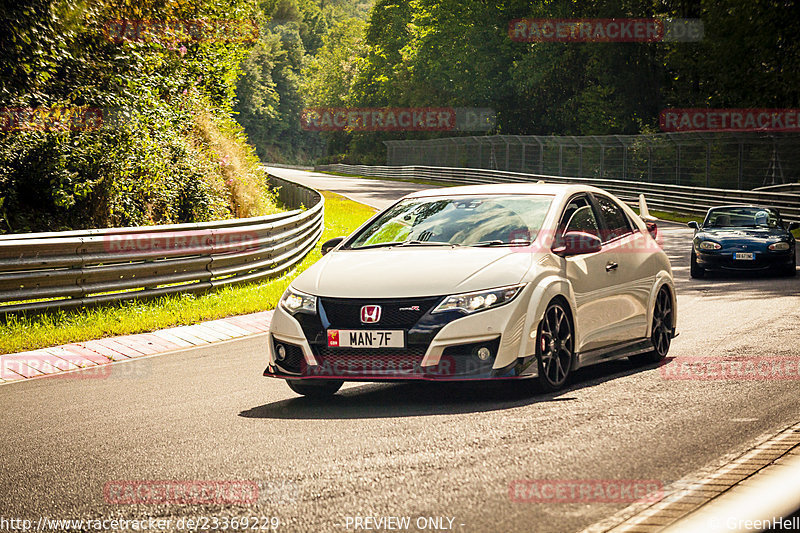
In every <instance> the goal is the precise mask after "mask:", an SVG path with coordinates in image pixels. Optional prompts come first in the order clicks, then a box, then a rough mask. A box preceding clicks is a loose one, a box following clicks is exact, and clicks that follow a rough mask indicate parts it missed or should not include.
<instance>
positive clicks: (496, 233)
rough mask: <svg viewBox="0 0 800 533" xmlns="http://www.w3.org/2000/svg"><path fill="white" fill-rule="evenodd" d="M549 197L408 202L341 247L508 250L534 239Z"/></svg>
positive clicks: (476, 197) (395, 207)
mask: <svg viewBox="0 0 800 533" xmlns="http://www.w3.org/2000/svg"><path fill="white" fill-rule="evenodd" d="M552 200H553V197H552V196H546V195H531V194H526V195H510V194H503V195H500V194H498V195H483V196H457V197H448V198H443V197H434V198H409V199H406V200H403V201H401V202H399V203H398V204H396V205H394V206H393V207H391V208H390V209H389V210H387V211H386V212H385V213H383V214H382V215H381V216H379V217H378V218H377V219H375V220H374V221H373V222H372V223H371V224H369V225H368V226H367V227H365V228H364V229H363V230H361V231H360V232H359V233H358V235H356V237H355V238H354V239H353V240H352V241H351V242H350V243H349V245H347V246H346V248H370V247H379V246H436V245H440V246H446V245H450V246H508V245H512V244H520V243H528V242H531V241H533V240H534V239H536V235H537V234H538V232H539V230H540V228H541V226H542V222H543V221H544V217H545V215H546V214H547V211H548V209H549V208H550V204H551V202H552Z"/></svg>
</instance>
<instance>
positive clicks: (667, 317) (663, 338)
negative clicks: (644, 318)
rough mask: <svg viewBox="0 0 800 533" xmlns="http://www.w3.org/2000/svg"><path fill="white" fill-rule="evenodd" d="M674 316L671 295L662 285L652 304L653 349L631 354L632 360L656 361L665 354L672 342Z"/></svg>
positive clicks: (639, 361)
mask: <svg viewBox="0 0 800 533" xmlns="http://www.w3.org/2000/svg"><path fill="white" fill-rule="evenodd" d="M674 316H675V315H674V313H673V312H672V297H671V296H670V293H669V290H668V289H666V288H665V287H662V288H661V289H659V291H658V295H657V296H656V302H655V304H654V305H653V326H652V328H651V333H650V341H651V342H652V343H653V350H652V351H650V352H647V353H642V354H639V355H634V356H632V357H631V360H632V361H635V362H637V363H658V362H661V361H662V360H663V359H664V358H665V357H666V356H667V352H669V346H670V344H671V343H672V332H673V330H674V329H675V327H674V324H673V322H674Z"/></svg>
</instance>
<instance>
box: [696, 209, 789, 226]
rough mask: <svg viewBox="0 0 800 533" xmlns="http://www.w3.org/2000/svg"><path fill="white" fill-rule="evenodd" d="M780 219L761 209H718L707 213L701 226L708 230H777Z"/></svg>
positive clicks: (771, 210) (775, 213)
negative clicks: (762, 228)
mask: <svg viewBox="0 0 800 533" xmlns="http://www.w3.org/2000/svg"><path fill="white" fill-rule="evenodd" d="M779 225H780V217H779V216H778V213H777V212H776V211H775V210H774V209H769V208H763V207H720V208H717V209H712V210H710V211H709V212H708V215H707V216H706V220H705V222H703V226H705V227H710V228H755V227H764V228H777V227H778V226H779Z"/></svg>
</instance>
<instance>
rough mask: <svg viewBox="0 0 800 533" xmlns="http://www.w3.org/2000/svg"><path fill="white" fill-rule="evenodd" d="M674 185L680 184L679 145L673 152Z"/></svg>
mask: <svg viewBox="0 0 800 533" xmlns="http://www.w3.org/2000/svg"><path fill="white" fill-rule="evenodd" d="M675 154H676V155H675V185H680V184H681V145H680V144H678V145H676V150H675Z"/></svg>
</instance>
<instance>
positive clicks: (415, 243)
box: [399, 240, 461, 246]
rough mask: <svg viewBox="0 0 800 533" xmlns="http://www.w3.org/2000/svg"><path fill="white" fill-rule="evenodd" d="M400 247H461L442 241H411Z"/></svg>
mask: <svg viewBox="0 0 800 533" xmlns="http://www.w3.org/2000/svg"><path fill="white" fill-rule="evenodd" d="M399 246H461V245H460V244H455V243H452V242H442V241H418V240H410V241H405V242H403V243H401V244H399Z"/></svg>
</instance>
